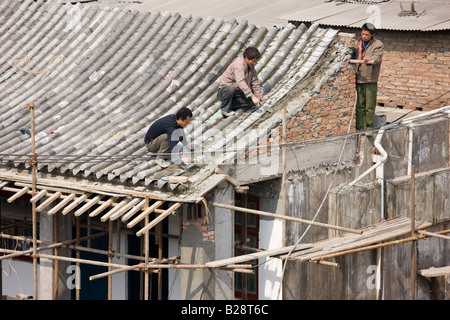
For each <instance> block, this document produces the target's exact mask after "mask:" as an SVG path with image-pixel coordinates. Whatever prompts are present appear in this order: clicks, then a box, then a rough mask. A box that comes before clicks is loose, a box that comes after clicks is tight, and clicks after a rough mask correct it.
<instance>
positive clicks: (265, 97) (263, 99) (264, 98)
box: [261, 96, 269, 101]
mask: <svg viewBox="0 0 450 320" xmlns="http://www.w3.org/2000/svg"><path fill="white" fill-rule="evenodd" d="M267 99H269V96H264V97H262V98H261V101H266V100H267Z"/></svg>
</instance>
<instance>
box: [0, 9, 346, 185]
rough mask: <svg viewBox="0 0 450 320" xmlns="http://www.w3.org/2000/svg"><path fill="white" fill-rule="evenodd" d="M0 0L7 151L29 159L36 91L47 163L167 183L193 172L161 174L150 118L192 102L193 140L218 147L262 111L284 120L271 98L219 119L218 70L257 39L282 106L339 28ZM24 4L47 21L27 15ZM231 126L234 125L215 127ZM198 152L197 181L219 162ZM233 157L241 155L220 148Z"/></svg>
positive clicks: (67, 170)
mask: <svg viewBox="0 0 450 320" xmlns="http://www.w3.org/2000/svg"><path fill="white" fill-rule="evenodd" d="M26 4H27V5H26ZM2 7H3V8H5V10H3V11H2V13H1V14H0V30H4V33H3V34H2V36H1V39H2V40H3V41H2V42H1V43H0V52H3V53H4V55H2V60H1V61H2V63H1V64H0V67H1V70H3V71H4V72H3V73H2V76H1V78H0V89H1V90H0V120H1V123H0V157H1V159H2V162H7V161H11V162H12V163H14V165H15V166H20V165H23V166H25V167H28V166H29V165H28V156H27V154H28V153H30V150H31V149H30V141H29V137H28V138H27V137H25V138H24V135H23V134H22V133H20V132H19V130H20V129H21V128H28V129H29V122H30V118H29V111H28V110H26V109H25V105H26V104H27V103H28V102H30V101H33V102H35V104H36V111H35V118H36V119H35V122H36V152H37V154H38V155H39V158H38V163H39V166H38V168H39V170H44V171H45V170H47V171H49V172H52V174H56V175H57V174H62V175H67V174H71V175H73V176H83V177H88V178H90V179H94V180H96V179H97V180H104V181H112V182H114V181H115V182H116V183H119V184H124V183H125V184H134V185H138V184H142V185H145V186H148V187H150V188H151V187H155V188H163V189H164V188H166V189H167V190H169V191H170V190H175V189H177V188H178V187H180V186H183V187H186V183H183V184H179V183H170V185H168V183H167V181H166V179H165V178H164V177H165V176H166V171H167V172H170V170H172V169H170V170H168V169H162V168H161V167H159V166H158V165H156V164H155V163H154V161H153V159H152V158H151V157H150V156H149V154H148V151H147V148H146V146H145V145H144V142H143V138H144V135H145V133H146V131H147V129H148V127H149V125H150V124H151V122H153V121H154V120H156V119H157V118H159V117H161V116H163V115H165V114H169V113H175V112H176V111H177V110H178V109H179V108H180V107H184V106H187V107H190V108H191V109H192V110H193V113H194V119H193V122H192V123H191V124H190V125H189V126H188V127H187V128H186V129H185V131H186V133H187V136H188V139H192V140H194V142H196V141H200V144H202V145H203V150H209V151H211V152H219V151H220V149H221V148H222V147H223V146H225V145H226V144H227V143H230V142H232V141H233V140H234V139H237V140H240V139H241V138H242V136H240V133H242V132H246V131H248V130H250V129H251V128H252V126H253V125H254V124H255V123H256V122H257V121H262V120H263V121H264V124H265V126H266V127H267V128H269V127H270V126H272V127H273V126H276V125H277V123H279V117H278V116H274V115H266V111H265V110H264V109H259V110H258V111H257V112H254V113H245V112H244V113H241V114H238V115H236V116H233V117H229V118H227V119H224V118H222V116H221V115H220V105H219V102H218V100H217V97H216V95H217V89H218V84H219V79H220V76H221V74H222V72H223V71H224V70H225V68H226V67H227V66H228V64H230V63H231V62H232V61H233V60H234V59H236V58H237V57H238V56H239V55H240V54H241V53H242V51H243V49H244V48H245V47H246V46H248V45H255V46H257V47H258V48H259V50H260V51H261V52H262V59H261V60H260V62H259V63H258V65H257V71H258V72H259V74H260V77H261V81H262V82H263V84H264V85H265V86H264V88H266V89H269V88H270V89H271V90H272V91H271V94H270V99H269V100H268V101H266V102H265V107H268V108H270V107H274V106H275V105H276V104H277V102H278V101H280V100H281V99H283V97H284V96H285V95H286V93H287V92H288V91H289V90H290V89H292V88H293V87H294V86H295V85H296V84H297V83H298V82H299V81H301V79H302V78H303V77H304V76H305V75H307V74H308V72H309V71H310V70H311V68H312V67H313V66H314V65H315V64H316V63H317V62H318V61H319V59H320V57H321V56H322V55H323V53H324V51H325V50H326V49H327V48H328V46H329V45H330V43H331V42H332V40H333V39H334V38H335V36H336V34H337V31H335V30H327V29H321V28H319V27H318V25H312V26H311V27H309V28H306V27H305V26H302V27H301V28H298V29H297V28H294V26H293V25H286V26H284V27H272V28H269V29H267V28H265V27H256V26H255V25H252V24H248V23H247V21H246V20H242V21H236V19H229V20H227V21H225V20H224V19H214V18H211V17H209V18H206V19H202V18H192V17H191V16H185V17H182V16H181V15H180V14H177V13H174V14H170V13H163V14H161V13H159V12H156V13H149V12H145V13H140V12H137V11H133V12H131V11H129V10H117V9H105V8H99V7H92V6H89V7H83V6H81V7H80V6H78V5H77V6H74V7H73V8H72V7H67V6H65V5H62V4H57V3H50V2H44V1H38V2H33V1H24V2H23V3H21V4H20V5H19V4H18V3H14V4H12V3H11V4H8V5H6V4H2ZM69 8H70V9H69ZM19 10H21V11H20V12H21V13H20V14H18V13H17V12H19ZM71 10H72V11H71ZM25 15H26V17H27V19H29V20H31V21H38V20H39V22H40V23H42V24H27V21H28V20H26V19H24V18H23V17H24V16H25ZM44 17H45V18H44ZM73 19H75V22H74V20H73ZM28 28H31V29H28ZM46 28H47V29H48V30H50V31H49V32H47V33H46V32H44V30H47V29H46ZM20 32H22V33H23V34H24V35H26V38H25V39H26V41H27V42H26V43H27V45H26V46H25V47H23V46H20V45H14V44H12V43H11V41H8V39H10V38H11V37H13V35H14V34H16V33H20ZM24 48H25V49H24ZM21 56H24V57H27V58H29V60H30V63H29V64H28V65H27V66H25V65H21V66H22V67H23V68H22V69H23V70H24V71H22V72H17V70H15V69H14V66H13V65H12V64H11V60H12V59H14V58H17V57H21ZM55 57H58V58H55ZM52 59H53V60H52ZM50 61H51V63H49V62H50ZM25 67H29V68H30V69H26V68H25ZM33 70H40V71H42V72H41V73H37V74H32V73H31V71H33ZM267 128H266V129H267ZM225 131H227V132H228V133H229V134H228V135H226V136H225V135H223V134H218V133H222V132H225ZM256 138H257V137H256ZM239 143H241V144H242V143H243V142H242V141H240V142H239V141H238V144H239ZM200 156H204V157H205V159H207V160H208V161H209V162H208V161H205V162H203V163H202V165H203V167H201V168H199V169H197V171H194V172H187V171H186V172H185V169H182V168H178V169H177V170H178V171H179V172H178V173H180V172H185V173H186V174H187V175H188V176H190V178H189V182H188V185H189V186H190V187H192V188H193V189H195V190H198V189H197V188H198V186H197V187H196V186H195V184H200V183H201V181H203V180H204V179H205V178H207V177H208V176H210V175H211V174H213V170H212V167H215V166H216V165H217V163H214V161H218V160H217V159H214V161H212V162H211V159H209V158H208V155H207V154H206V155H200ZM231 158H233V154H223V157H222V158H220V157H219V159H222V161H230V159H231ZM199 177H202V178H201V179H200V178H199Z"/></svg>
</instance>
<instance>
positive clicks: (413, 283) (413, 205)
mask: <svg viewBox="0 0 450 320" xmlns="http://www.w3.org/2000/svg"><path fill="white" fill-rule="evenodd" d="M415 180H416V179H415V166H414V164H412V166H411V238H412V237H415V235H416V232H415V231H416V228H415V215H416V197H415V193H416V192H415ZM411 299H412V300H415V299H416V242H415V241H414V240H413V241H411Z"/></svg>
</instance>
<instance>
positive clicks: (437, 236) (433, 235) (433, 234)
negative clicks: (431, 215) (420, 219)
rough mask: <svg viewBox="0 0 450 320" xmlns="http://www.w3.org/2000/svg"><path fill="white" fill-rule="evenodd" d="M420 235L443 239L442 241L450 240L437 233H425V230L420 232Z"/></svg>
mask: <svg viewBox="0 0 450 320" xmlns="http://www.w3.org/2000/svg"><path fill="white" fill-rule="evenodd" d="M419 233H421V234H424V235H427V236H429V237H436V238H441V239H445V240H450V237H449V236H444V235H442V234H439V233H437V232H436V233H435V232H428V231H424V230H420V231H419Z"/></svg>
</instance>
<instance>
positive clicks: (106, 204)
mask: <svg viewBox="0 0 450 320" xmlns="http://www.w3.org/2000/svg"><path fill="white" fill-rule="evenodd" d="M117 199H119V197H112V198H109V199H108V200H107V201H105V202H104V203H103V204H102V205H101V206H100V207H98V208H97V209H95V210H94V211H92V212H91V213H90V214H89V217H91V218H92V217H95V216H97V215H98V214H99V213H101V212H102V211H103V210H105V209H106V208H108V207H109V206H111V205H112V204H113V203H114V201H116V200H117Z"/></svg>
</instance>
